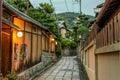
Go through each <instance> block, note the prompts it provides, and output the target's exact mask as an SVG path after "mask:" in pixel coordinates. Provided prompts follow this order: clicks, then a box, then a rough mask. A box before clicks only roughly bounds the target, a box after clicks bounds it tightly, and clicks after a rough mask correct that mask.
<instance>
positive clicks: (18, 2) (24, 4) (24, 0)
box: [6, 0, 30, 13]
mask: <svg viewBox="0 0 120 80" xmlns="http://www.w3.org/2000/svg"><path fill="white" fill-rule="evenodd" d="M6 1H7V2H8V3H9V4H11V5H12V6H13V7H15V8H16V9H18V10H19V11H21V12H24V13H27V11H28V9H29V8H30V4H29V2H28V0H6Z"/></svg>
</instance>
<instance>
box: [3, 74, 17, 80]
mask: <svg viewBox="0 0 120 80" xmlns="http://www.w3.org/2000/svg"><path fill="white" fill-rule="evenodd" d="M16 79H17V74H16V72H11V73H10V74H7V75H6V77H5V78H4V79H3V80H16Z"/></svg>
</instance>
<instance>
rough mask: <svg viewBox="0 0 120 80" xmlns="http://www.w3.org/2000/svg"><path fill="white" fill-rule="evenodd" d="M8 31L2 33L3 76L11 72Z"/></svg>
mask: <svg viewBox="0 0 120 80" xmlns="http://www.w3.org/2000/svg"><path fill="white" fill-rule="evenodd" d="M10 40H11V39H10V30H9V29H7V30H3V31H2V73H3V76H5V75H6V74H7V73H9V72H10V71H11V49H10V48H11V46H10V42H11V41H10Z"/></svg>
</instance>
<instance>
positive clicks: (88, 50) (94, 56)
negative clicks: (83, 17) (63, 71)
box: [79, 0, 120, 80]
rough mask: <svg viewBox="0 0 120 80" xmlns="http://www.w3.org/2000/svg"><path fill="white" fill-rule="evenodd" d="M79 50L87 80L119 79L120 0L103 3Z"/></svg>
mask: <svg viewBox="0 0 120 80" xmlns="http://www.w3.org/2000/svg"><path fill="white" fill-rule="evenodd" d="M81 44H82V43H81ZM82 46H83V47H82ZM80 50H81V52H80V54H79V56H80V59H81V62H82V64H83V65H84V67H85V69H86V71H87V74H88V77H89V80H119V79H120V76H119V75H120V0H106V1H105V4H104V6H103V8H102V10H101V12H100V13H99V15H98V17H97V19H96V21H95V22H94V27H93V29H92V31H91V33H90V36H89V38H88V39H87V41H86V43H85V45H84V44H82V45H81V48H80Z"/></svg>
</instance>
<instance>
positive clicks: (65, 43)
mask: <svg viewBox="0 0 120 80" xmlns="http://www.w3.org/2000/svg"><path fill="white" fill-rule="evenodd" d="M61 46H62V49H65V48H69V49H71V48H76V47H77V43H76V42H75V41H74V40H70V39H67V38H62V39H61Z"/></svg>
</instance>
